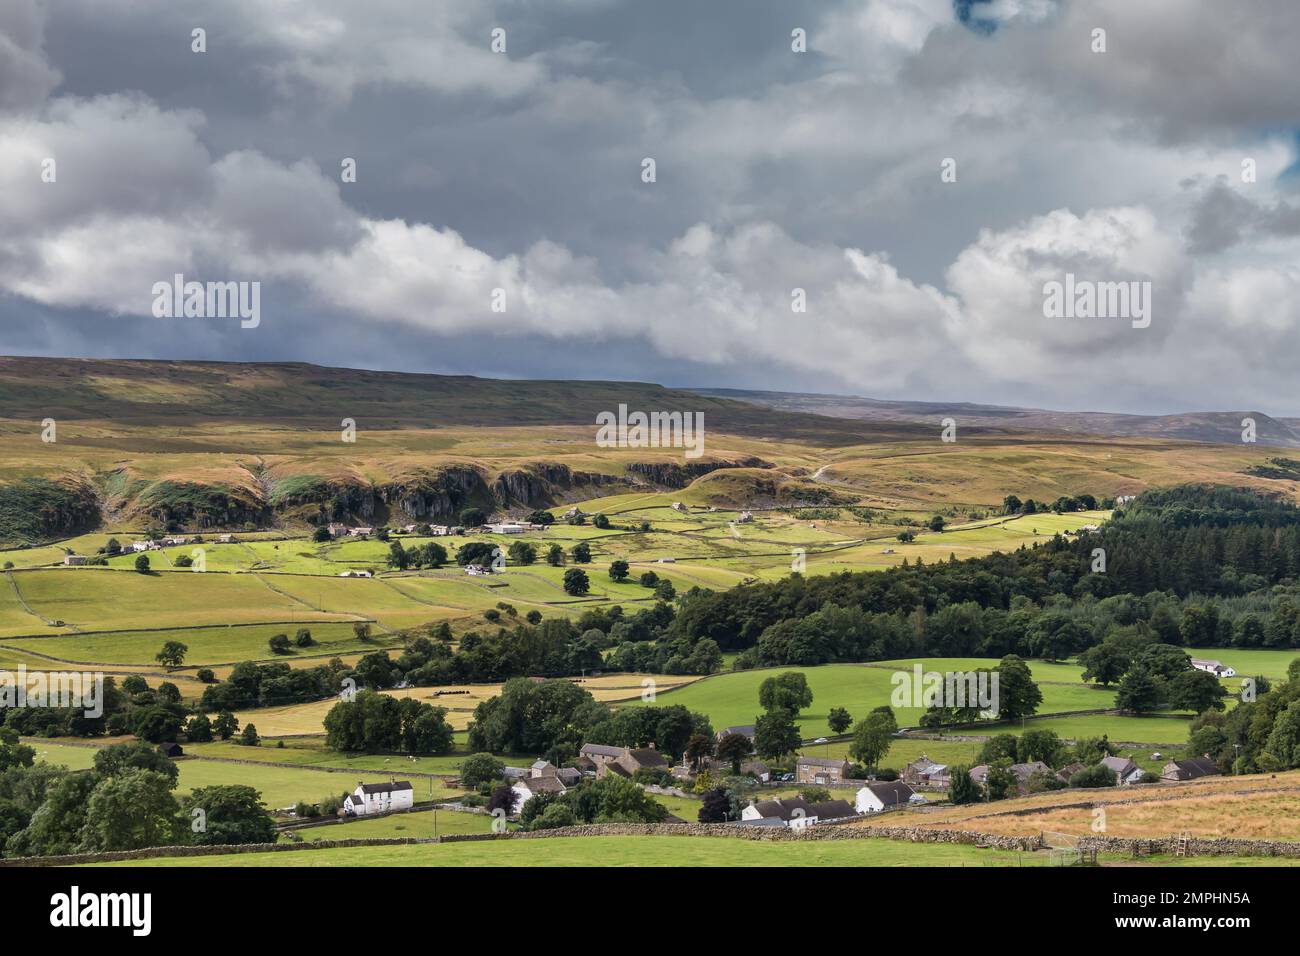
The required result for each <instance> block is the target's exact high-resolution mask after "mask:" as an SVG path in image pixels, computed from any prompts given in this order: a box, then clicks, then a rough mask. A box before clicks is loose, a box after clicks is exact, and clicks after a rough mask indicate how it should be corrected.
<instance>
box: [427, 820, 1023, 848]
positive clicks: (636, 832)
mask: <svg viewBox="0 0 1300 956" xmlns="http://www.w3.org/2000/svg"><path fill="white" fill-rule="evenodd" d="M599 836H674V837H730V838H732V839H738V840H760V841H769V842H771V841H782V840H870V839H890V840H903V841H906V842H909V843H962V844H968V845H975V844H979V845H980V846H989V847H992V848H994V849H998V850H1025V851H1028V850H1037V849H1041V848H1042V846H1043V841H1042V839H1041V838H1040V837H1037V836H1029V837H1015V836H1001V835H998V834H992V833H972V832H970V831H967V830H935V829H925V828H921V827H857V826H834V825H824V824H815V825H813V826H811V827H808V828H806V829H803V830H793V829H789V828H787V827H747V826H737V825H735V824H727V823H685V824H682V823H605V824H587V825H584V826H575V827H560V828H558V829H555V830H534V831H532V832H527V833H525V832H510V833H465V834H453V835H450V836H444V837H440V838H439V839H440V841H441V842H443V843H466V842H476V841H482V840H538V839H550V838H553V837H599Z"/></svg>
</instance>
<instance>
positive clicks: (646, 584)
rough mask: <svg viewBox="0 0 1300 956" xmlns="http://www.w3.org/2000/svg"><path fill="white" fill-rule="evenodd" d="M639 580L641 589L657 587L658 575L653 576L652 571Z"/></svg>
mask: <svg viewBox="0 0 1300 956" xmlns="http://www.w3.org/2000/svg"><path fill="white" fill-rule="evenodd" d="M640 580H641V587H643V588H655V587H658V586H659V575H657V574H655V573H654V572H653V571H647V572H645V573H644V574H642V575H641V578H640Z"/></svg>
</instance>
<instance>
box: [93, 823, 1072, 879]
mask: <svg viewBox="0 0 1300 956" xmlns="http://www.w3.org/2000/svg"><path fill="white" fill-rule="evenodd" d="M439 816H441V814H440V815H439ZM353 825H355V824H348V826H353ZM1048 862H1049V861H1048V857H1047V856H1046V854H1032V853H1009V852H999V851H996V850H979V849H976V848H975V847H969V846H955V845H947V844H916V843H900V842H895V841H893V840H844V841H817V842H813V841H808V842H802V843H795V842H790V843H766V842H765V843H759V842H755V841H751V840H739V839H729V838H727V837H696V838H689V837H677V836H664V837H558V838H548V839H545V840H501V841H492V842H486V843H448V844H428V845H419V846H382V847H354V848H349V849H327V850H304V851H301V852H285V853H266V854H261V853H242V854H237V855H231V856H217V857H193V858H186V860H185V865H187V866H188V865H191V864H193V865H197V866H389V867H391V866H510V867H518V866H1045V865H1047V863H1048ZM174 864H175V861H174V860H167V859H166V858H162V859H155V860H133V861H130V862H129V863H125V864H116V865H126V866H168V865H174Z"/></svg>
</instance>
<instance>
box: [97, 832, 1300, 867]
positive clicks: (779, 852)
mask: <svg viewBox="0 0 1300 956" xmlns="http://www.w3.org/2000/svg"><path fill="white" fill-rule="evenodd" d="M1051 862H1052V860H1051V856H1050V854H1048V853H1042V852H1040V853H1016V852H1011V851H1001V850H991V849H989V850H982V849H979V848H977V847H974V846H962V845H956V844H943V843H903V842H898V841H894V840H838V841H812V840H809V841H790V842H781V843H768V842H762V843H760V842H756V841H751V840H739V839H732V838H728V837H695V838H691V837H678V836H661V837H552V838H548V839H544V840H494V841H490V842H481V843H446V844H419V845H414V846H376V847H352V848H341V849H324V850H302V851H290V852H281V853H240V854H232V855H229V856H199V857H186V858H185V859H184V864H183V865H185V866H202V867H213V866H218V867H223V866H231V867H262V866H274V867H292V866H312V867H331V866H334V867H337V866H344V867H347V866H364V867H403V866H456V867H470V866H473V867H534V866H547V867H558V866H608V867H627V866H645V867H683V866H743V867H769V866H791V867H801V866H838V867H863V866H869V867H891V866H930V867H989V866H993V867H1004V866H1015V867H1020V866H1033V867H1048V866H1050V865H1051ZM1102 862H1103V863H1109V862H1124V863H1125V864H1126V865H1127V861H1126V860H1124V861H1121V860H1119V859H1118V858H1114V857H1111V858H1107V857H1103V858H1102ZM1153 862H1154V861H1153ZM1158 862H1159V865H1162V866H1166V865H1191V866H1206V865H1214V866H1294V865H1296V864H1297V862H1300V861H1296V860H1283V859H1279V858H1276V857H1213V858H1199V859H1191V860H1175V859H1172V858H1160V859H1159V861H1158ZM176 864H177V860H175V859H168V858H166V857H163V858H158V859H148V860H131V861H127V862H123V863H98V864H90V865H93V866H129V867H160V866H163V867H165V866H175V865H176Z"/></svg>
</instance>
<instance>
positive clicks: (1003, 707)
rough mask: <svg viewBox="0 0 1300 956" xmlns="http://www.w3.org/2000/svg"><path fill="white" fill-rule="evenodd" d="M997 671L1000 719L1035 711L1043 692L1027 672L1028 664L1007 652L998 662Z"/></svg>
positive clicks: (1009, 718) (1041, 700) (1010, 718)
mask: <svg viewBox="0 0 1300 956" xmlns="http://www.w3.org/2000/svg"><path fill="white" fill-rule="evenodd" d="M997 673H998V693H997V697H998V716H999V717H1000V718H1001V719H1002V720H1015V719H1016V718H1018V717H1030V716H1032V715H1033V714H1035V713H1037V711H1038V705H1039V704H1041V703H1042V702H1043V692H1042V691H1041V690H1039V689H1038V684H1037V683H1035V682H1034V678H1033V675H1032V674H1030V673H1029V665H1028V664H1026V663H1025V662H1024V661H1023V660H1021V659H1020V658H1019V657H1017V656H1016V655H1015V654H1008V655H1007V656H1006V657H1004V658H1002V660H1001V662H1000V663H999V664H998V666H997Z"/></svg>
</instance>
